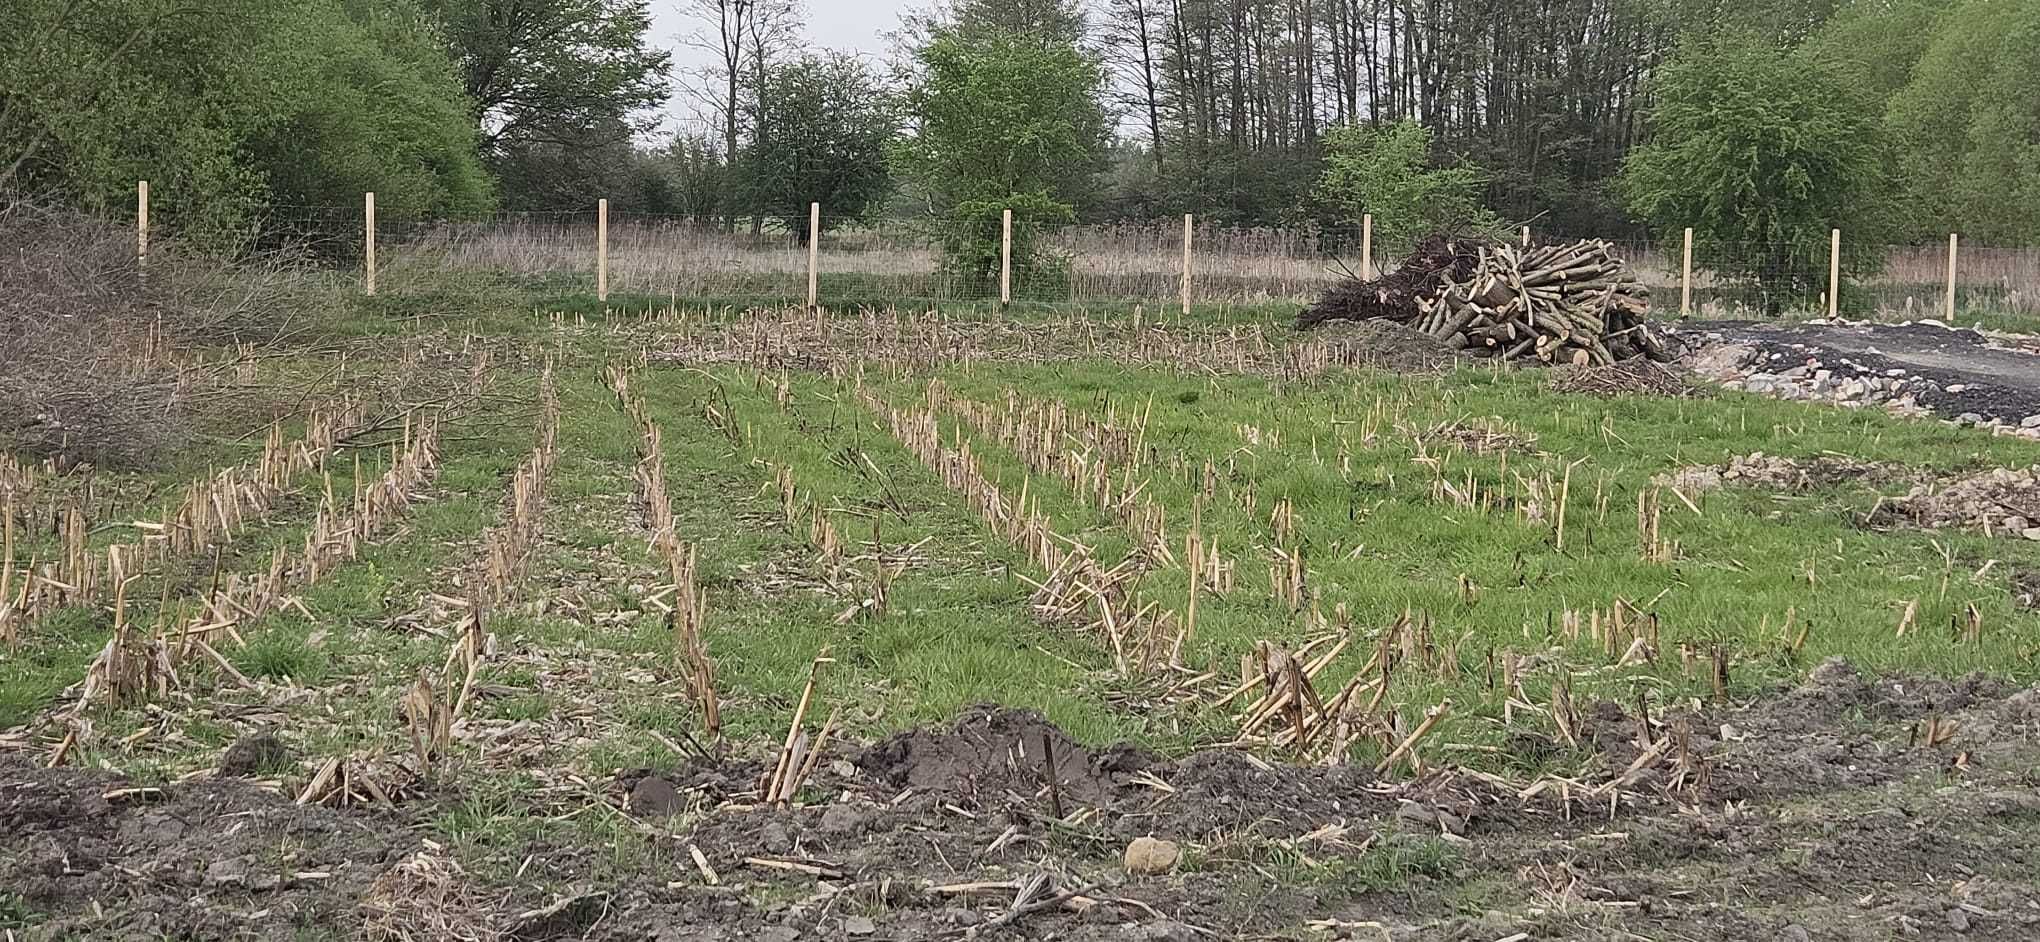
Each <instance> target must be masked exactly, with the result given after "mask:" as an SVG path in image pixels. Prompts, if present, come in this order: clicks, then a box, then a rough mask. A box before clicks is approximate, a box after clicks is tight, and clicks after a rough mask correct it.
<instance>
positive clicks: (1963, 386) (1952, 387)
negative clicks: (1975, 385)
mask: <svg viewBox="0 0 2040 942" xmlns="http://www.w3.org/2000/svg"><path fill="white" fill-rule="evenodd" d="M1968 389H1969V384H1967V383H1949V384H1948V388H1947V389H1946V390H1945V391H1946V392H1951V393H1959V392H1967V391H1968Z"/></svg>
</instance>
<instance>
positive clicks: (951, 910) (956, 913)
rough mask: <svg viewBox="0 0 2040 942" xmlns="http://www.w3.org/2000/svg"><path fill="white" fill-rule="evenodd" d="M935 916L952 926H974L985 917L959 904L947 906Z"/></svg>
mask: <svg viewBox="0 0 2040 942" xmlns="http://www.w3.org/2000/svg"><path fill="white" fill-rule="evenodd" d="M935 918H936V919H937V920H939V921H941V922H945V923H948V924H949V925H952V926H975V925H977V924H978V923H981V922H984V921H985V917H983V916H980V915H978V912H977V910H975V909H965V908H963V907H961V906H951V907H948V908H947V909H944V910H942V911H941V912H939V913H936V914H935Z"/></svg>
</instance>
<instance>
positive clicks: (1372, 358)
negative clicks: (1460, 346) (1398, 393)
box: [1309, 320, 1459, 373]
mask: <svg viewBox="0 0 2040 942" xmlns="http://www.w3.org/2000/svg"><path fill="white" fill-rule="evenodd" d="M1309 342H1311V343H1316V344H1323V345H1325V346H1326V347H1327V348H1329V352H1330V353H1331V355H1332V356H1331V359H1332V360H1333V361H1334V362H1336V363H1338V364H1339V365H1341V366H1353V367H1361V368H1364V369H1374V370H1388V371H1391V372H1396V373H1432V372H1436V371H1439V370H1444V369H1449V368H1451V367H1452V366H1453V365H1454V364H1456V363H1458V362H1459V358H1458V356H1457V355H1456V354H1454V353H1453V352H1452V351H1451V350H1448V349H1446V347H1445V345H1444V344H1442V343H1439V342H1438V341H1437V339H1436V338H1433V337H1431V336H1430V335H1428V334H1425V333H1423V332H1422V331H1417V330H1412V329H1410V328H1408V327H1404V326H1403V325H1401V324H1396V323H1391V322H1389V321H1383V320H1362V321H1332V322H1330V323H1327V324H1326V325H1324V326H1323V327H1321V328H1319V329H1318V330H1317V331H1316V332H1314V333H1313V334H1312V335H1311V338H1310V341H1309Z"/></svg>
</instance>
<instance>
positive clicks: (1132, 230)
mask: <svg viewBox="0 0 2040 942" xmlns="http://www.w3.org/2000/svg"><path fill="white" fill-rule="evenodd" d="M1034 235H1035V237H1036V239H1037V240H1038V243H1039V244H1040V245H1041V246H1043V248H1044V249H1045V250H1046V251H1047V252H1049V253H1050V254H1052V255H1053V256H1056V257H1057V258H1059V259H1061V260H1062V263H1061V264H1059V265H1055V266H1050V267H1049V269H1048V272H1049V273H1048V274H1045V275H1041V276H1038V279H1039V280H1038V281H1036V282H1035V283H1031V284H1030V283H1024V282H1023V283H1021V284H1016V285H1015V291H1016V293H1018V294H1020V295H1022V296H1028V297H1036V298H1040V297H1050V298H1060V299H1064V300H1074V301H1121V302H1140V301H1145V302H1150V303H1158V304H1160V303H1168V302H1170V301H1173V300H1174V299H1175V298H1177V297H1178V296H1179V292H1180V290H1181V277H1182V258H1183V241H1182V240H1183V234H1182V226H1181V224H1180V222H1179V221H1162V222H1137V223H1113V224H1100V225H1059V226H1049V227H1043V228H1041V229H1039V230H1038V231H1037V232H1036V233H1034ZM384 246H385V249H384V262H383V265H384V270H385V271H386V272H388V273H389V274H390V276H391V277H393V278H401V277H403V276H404V275H406V274H413V275H417V276H420V277H423V278H428V279H433V278H445V277H452V276H459V275H471V274H483V273H502V274H511V275H517V276H526V277H529V276H556V277H561V278H572V279H578V280H588V279H592V277H593V271H594V266H595V220H594V214H593V213H583V214H549V215H537V216H504V217H498V218H495V219H491V220H486V221H481V222H473V223H441V224H434V225H428V226H423V227H419V228H417V229H414V230H412V231H410V232H406V233H392V234H388V235H385V236H384ZM1617 248H1618V252H1619V254H1621V255H1622V256H1623V257H1624V258H1625V259H1627V260H1628V261H1629V263H1630V264H1631V266H1632V268H1633V269H1634V270H1635V271H1636V273H1637V276H1638V278H1639V279H1640V280H1641V281H1642V282H1643V283H1644V284H1645V285H1646V286H1647V287H1649V288H1651V289H1652V291H1653V292H1655V293H1657V295H1658V297H1659V298H1660V299H1661V300H1660V306H1661V307H1663V306H1675V305H1676V303H1677V301H1676V299H1677V295H1678V291H1679V286H1680V263H1679V258H1678V253H1677V252H1676V251H1673V252H1666V251H1664V250H1663V249H1662V248H1661V247H1659V246H1657V245H1654V244H1650V243H1643V242H1635V241H1627V242H1618V243H1617ZM1945 252H1946V248H1945V247H1943V246H1925V247H1913V246H1894V247H1891V248H1890V249H1888V250H1887V259H1886V263H1885V265H1884V266H1883V269H1882V270H1881V271H1880V272H1879V273H1878V274H1876V275H1874V276H1871V277H1869V278H1866V279H1864V280H1863V281H1862V282H1861V284H1860V287H1861V288H1863V289H1865V294H1866V296H1867V298H1868V299H1869V300H1868V301H1867V302H1866V303H1870V304H1873V305H1874V306H1875V307H1876V308H1877V310H1878V311H1879V312H1881V313H1892V312H1903V311H1906V310H1933V309H1936V308H1938V306H1939V304H1940V300H1939V299H1940V298H1941V293H1942V292H1943V291H1944V290H1945V278H1946V255H1945ZM609 253H610V254H609V278H610V286H611V289H612V290H614V291H618V292H628V293H640V294H651V295H674V296H679V297H710V298H713V297H730V296H747V297H759V296H762V297H777V298H788V299H794V298H800V297H804V296H805V293H806V287H807V285H806V277H807V256H808V253H807V248H806V246H805V245H804V244H803V242H802V239H801V238H799V237H798V236H797V235H796V234H794V233H789V232H785V231H783V230H779V229H776V228H774V227H767V228H765V229H764V230H763V231H760V232H752V231H751V230H750V229H749V228H747V227H746V226H744V225H742V224H740V225H739V226H738V227H737V228H736V230H735V231H726V230H725V229H724V228H723V226H722V225H721V224H720V221H719V220H715V219H704V218H687V217H669V216H630V215H618V214H612V215H611V218H610V229H609ZM818 255H819V265H820V271H821V279H822V284H823V289H824V291H825V293H826V292H828V291H830V290H831V289H836V290H838V291H841V290H844V289H847V288H854V289H855V290H856V291H857V292H858V293H859V294H861V295H882V294H894V295H898V296H900V297H903V298H904V297H917V298H932V299H979V298H984V297H986V296H988V295H990V294H992V293H994V290H995V289H994V288H993V287H992V286H987V285H974V284H970V283H967V282H964V281H960V280H957V279H953V278H951V277H949V276H947V275H946V274H945V273H944V272H943V269H942V259H941V251H940V248H939V245H938V242H937V239H936V238H935V236H934V235H933V234H932V233H931V232H929V231H926V230H925V229H923V228H920V227H918V226H916V225H914V224H912V223H903V222H883V223H877V224H872V225H859V226H856V227H851V228H845V229H841V230H837V231H831V232H826V233H824V234H823V237H822V242H821V247H820V250H819V253H818ZM1394 262H1395V260H1394V259H1393V258H1392V257H1390V256H1389V255H1388V254H1387V253H1381V254H1378V255H1377V256H1376V258H1375V264H1376V267H1377V268H1379V269H1384V270H1385V269H1387V268H1390V267H1392V266H1393V264H1394ZM1694 264H1695V271H1694V279H1693V287H1694V291H1695V294H1696V298H1697V303H1699V304H1700V305H1701V306H1702V307H1703V309H1704V310H1706V311H1711V312H1714V313H1735V312H1737V311H1739V310H1744V309H1747V308H1748V307H1749V306H1750V305H1751V304H1752V303H1753V302H1752V300H1751V299H1753V298H1760V297H1763V296H1765V295H1767V294H1773V293H1775V292H1776V291H1778V290H1785V289H1782V288H1780V287H1775V286H1773V285H1771V284H1769V283H1768V282H1767V281H1766V280H1765V279H1763V278H1762V277H1761V276H1760V277H1759V278H1758V279H1756V280H1755V282H1754V283H1752V282H1750V281H1748V280H1742V279H1729V278H1724V277H1720V276H1718V275H1717V274H1716V273H1714V272H1713V271H1711V270H1710V269H1709V268H1708V267H1707V259H1706V257H1705V253H1704V252H1703V253H1702V254H1701V255H1700V256H1698V257H1696V258H1695V260H1694ZM1191 268H1192V274H1191V282H1192V294H1193V296H1194V297H1195V298H1196V299H1198V300H1200V301H1207V302H1217V301H1232V302H1253V301H1289V302H1297V303H1303V302H1306V301H1308V300H1310V299H1311V298H1314V297H1315V296H1317V294H1319V293H1320V292H1321V291H1323V290H1324V289H1325V288H1326V287H1327V286H1329V285H1330V284H1332V283H1334V282H1336V281H1337V280H1339V279H1341V278H1344V277H1346V276H1347V275H1348V273H1356V272H1358V271H1359V269H1360V247H1359V233H1358V232H1357V230H1356V231H1344V230H1334V231H1322V230H1317V229H1309V228H1292V229H1284V228H1244V229H1243V228H1228V227H1219V226H1211V225H1200V226H1198V227H1197V228H1196V229H1195V231H1194V233H1193V255H1192V262H1191ZM1957 291H1958V295H1959V297H1960V298H1961V301H1962V303H1963V304H1964V305H1965V306H1983V307H1990V308H1996V309H2003V310H2008V311H2028V312H2031V311H2040V249H2003V248H1988V247H1968V246H1965V247H1964V248H1963V250H1962V254H1961V265H1960V267H1959V270H1958V273H1957ZM1665 299H1669V301H1666V300H1665ZM1821 300H1822V299H1821V298H1820V297H1819V296H1818V295H1817V294H1816V295H1815V296H1812V297H1803V298H1802V297H1787V298H1785V299H1784V302H1785V303H1784V306H1785V307H1786V308H1788V309H1790V308H1803V309H1813V308H1816V307H1818V306H1819V303H1820V301H1821Z"/></svg>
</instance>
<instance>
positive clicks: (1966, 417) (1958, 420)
mask: <svg viewBox="0 0 2040 942" xmlns="http://www.w3.org/2000/svg"><path fill="white" fill-rule="evenodd" d="M1955 424H1956V425H1982V424H1983V413H1981V412H1964V413H1962V414H1961V415H1958V416H1956V417H1955Z"/></svg>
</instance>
